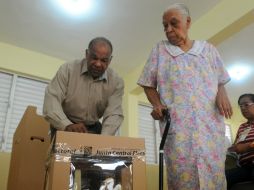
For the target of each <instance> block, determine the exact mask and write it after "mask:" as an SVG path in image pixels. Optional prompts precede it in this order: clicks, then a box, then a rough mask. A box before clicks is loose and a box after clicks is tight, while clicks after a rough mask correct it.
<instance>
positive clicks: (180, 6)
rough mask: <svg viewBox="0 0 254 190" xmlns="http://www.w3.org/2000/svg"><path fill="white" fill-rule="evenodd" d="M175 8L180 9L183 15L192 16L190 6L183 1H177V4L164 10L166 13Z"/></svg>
mask: <svg viewBox="0 0 254 190" xmlns="http://www.w3.org/2000/svg"><path fill="white" fill-rule="evenodd" d="M173 9H175V10H178V11H179V12H180V13H181V15H183V16H184V17H185V18H187V17H190V11H189V8H188V7H187V6H186V5H185V4H183V3H175V4H173V5H170V6H169V7H168V8H167V9H166V10H165V11H164V14H165V13H166V12H168V11H169V10H173Z"/></svg>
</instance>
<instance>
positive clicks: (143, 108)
mask: <svg viewBox="0 0 254 190" xmlns="http://www.w3.org/2000/svg"><path fill="white" fill-rule="evenodd" d="M138 108H139V110H138V113H139V137H141V138H144V139H145V146H146V162H147V163H149V164H158V163H159V146H160V141H161V137H160V131H159V122H158V121H155V120H154V119H153V118H152V116H151V115H150V113H151V111H152V107H151V106H148V105H143V104H139V106H138Z"/></svg>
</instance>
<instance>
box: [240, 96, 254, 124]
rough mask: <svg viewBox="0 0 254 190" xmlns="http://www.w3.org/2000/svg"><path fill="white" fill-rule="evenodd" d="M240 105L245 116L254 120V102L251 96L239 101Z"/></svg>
mask: <svg viewBox="0 0 254 190" xmlns="http://www.w3.org/2000/svg"><path fill="white" fill-rule="evenodd" d="M239 106H240V109H241V112H242V114H243V116H244V117H245V118H246V119H248V120H254V102H253V101H252V100H251V99H250V97H247V96H245V97H243V98H241V99H240V101H239Z"/></svg>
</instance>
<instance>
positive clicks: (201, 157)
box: [138, 41, 230, 190]
mask: <svg viewBox="0 0 254 190" xmlns="http://www.w3.org/2000/svg"><path fill="white" fill-rule="evenodd" d="M229 80H230V78H229V75H228V73H227V71H226V70H225V68H224V66H223V62H222V60H221V57H220V55H219V53H218V52H217V50H216V48H215V47H214V46H212V45H211V44H209V43H207V42H206V41H194V43H193V47H192V48H191V49H190V50H189V51H188V52H183V51H182V50H181V49H180V48H179V47H177V46H173V45H171V44H169V42H168V41H161V42H159V43H158V44H157V45H156V46H155V47H154V48H153V50H152V52H151V54H150V57H149V59H148V61H147V64H146V65H145V67H144V70H143V72H142V74H141V76H140V78H139V80H138V84H139V85H141V86H149V87H154V88H157V90H158V92H159V94H160V98H161V101H162V102H163V103H164V104H165V105H167V107H168V108H169V110H170V116H171V127H170V129H169V133H168V137H167V140H166V143H165V147H164V158H165V161H166V165H167V175H168V189H169V190H171V189H172V190H223V189H226V180H225V175H224V162H225V146H224V143H225V142H224V141H225V125H224V121H223V117H222V116H221V115H220V114H219V111H218V109H217V107H216V104H215V101H216V94H217V90H218V85H219V84H225V83H227V82H228V81H229ZM161 126H164V124H163V123H161ZM163 130H164V127H161V133H163Z"/></svg>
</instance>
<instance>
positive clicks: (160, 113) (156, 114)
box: [151, 104, 167, 120]
mask: <svg viewBox="0 0 254 190" xmlns="http://www.w3.org/2000/svg"><path fill="white" fill-rule="evenodd" d="M165 110H167V107H166V106H165V105H162V104H160V105H158V106H155V107H153V111H152V112H151V116H152V117H153V119H154V120H163V119H164V111H165Z"/></svg>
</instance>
